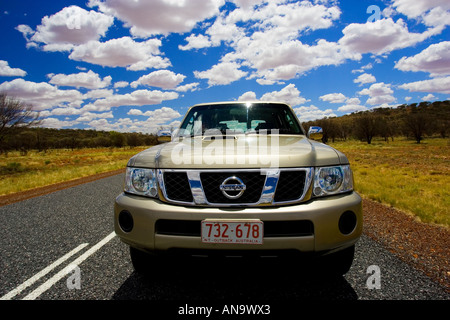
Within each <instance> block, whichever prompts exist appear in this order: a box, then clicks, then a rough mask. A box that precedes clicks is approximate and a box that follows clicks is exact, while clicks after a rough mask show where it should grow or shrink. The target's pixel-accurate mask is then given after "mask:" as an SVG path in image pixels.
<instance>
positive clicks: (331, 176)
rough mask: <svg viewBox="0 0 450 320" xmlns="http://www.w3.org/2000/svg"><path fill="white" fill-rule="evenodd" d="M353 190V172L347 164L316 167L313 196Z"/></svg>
mask: <svg viewBox="0 0 450 320" xmlns="http://www.w3.org/2000/svg"><path fill="white" fill-rule="evenodd" d="M352 190H353V174H352V170H351V169H350V166H349V165H345V166H334V167H319V168H316V173H315V176H314V190H313V193H314V195H315V196H326V195H331V194H337V193H342V192H348V191H352Z"/></svg>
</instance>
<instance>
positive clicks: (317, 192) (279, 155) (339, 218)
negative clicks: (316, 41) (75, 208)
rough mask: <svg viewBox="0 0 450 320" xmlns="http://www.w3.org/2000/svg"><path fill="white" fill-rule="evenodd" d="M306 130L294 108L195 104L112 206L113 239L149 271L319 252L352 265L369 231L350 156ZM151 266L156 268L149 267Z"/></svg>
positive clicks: (143, 157)
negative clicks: (205, 259) (173, 260)
mask: <svg viewBox="0 0 450 320" xmlns="http://www.w3.org/2000/svg"><path fill="white" fill-rule="evenodd" d="M321 132H322V129H321V128H319V127H311V128H310V129H309V131H308V134H305V131H304V129H303V128H302V126H301V124H300V122H299V121H298V118H297V116H296V115H295V113H294V112H293V110H292V109H291V107H290V106H288V105H287V104H284V103H276V102H223V103H210V104H199V105H195V106H193V107H191V108H190V109H189V111H188V112H187V114H186V116H185V117H184V119H183V121H182V123H181V125H180V128H178V129H177V130H175V131H174V132H173V133H172V135H171V136H170V135H169V136H168V135H167V132H165V133H163V134H161V139H163V140H164V141H165V143H161V144H158V145H157V146H154V147H151V148H149V149H147V150H145V151H143V152H141V153H139V154H137V155H135V156H133V157H132V158H131V159H130V160H129V162H128V165H127V168H126V177H125V184H124V185H125V186H124V192H123V193H122V194H120V195H119V196H118V197H117V198H116V201H115V207H114V212H115V216H114V223H115V231H116V234H117V235H118V236H119V237H120V239H121V240H122V241H123V242H124V243H126V244H128V245H129V246H130V254H131V260H132V262H133V266H134V267H135V269H136V270H137V271H139V272H145V271H146V269H147V268H149V267H150V266H151V260H152V259H159V258H161V257H162V256H163V254H169V255H171V256H173V255H183V254H187V255H202V256H210V255H213V256H217V255H221V256H222V255H223V256H233V255H239V256H244V255H257V256H274V255H275V256H284V255H289V256H291V254H293V255H299V256H301V255H302V254H305V253H307V255H303V256H308V257H309V256H321V257H322V259H325V260H326V261H327V264H328V263H332V264H331V266H332V267H330V265H329V264H328V268H331V269H333V270H330V271H334V272H336V273H338V274H344V273H346V272H347V271H348V270H349V268H350V267H351V264H352V261H353V257H354V248H355V243H356V242H357V240H358V239H359V237H360V235H361V232H362V221H363V219H362V207H361V198H360V196H359V195H358V194H357V193H356V192H355V191H353V175H352V171H351V169H350V165H349V161H348V159H347V157H346V156H345V155H344V154H343V153H341V152H339V151H337V150H335V149H333V148H331V147H329V146H327V145H325V144H322V143H319V142H316V141H314V140H318V139H320V138H321ZM149 263H150V264H149Z"/></svg>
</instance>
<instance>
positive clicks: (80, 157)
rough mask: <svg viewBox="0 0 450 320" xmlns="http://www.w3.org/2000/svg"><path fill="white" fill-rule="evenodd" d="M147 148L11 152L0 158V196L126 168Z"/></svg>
mask: <svg viewBox="0 0 450 320" xmlns="http://www.w3.org/2000/svg"><path fill="white" fill-rule="evenodd" d="M145 148H146V147H138V148H132V149H130V148H126V149H125V148H99V149H95V148H93V149H90V148H89V149H76V150H73V151H72V150H64V149H58V150H48V151H47V152H37V151H30V152H28V154H27V155H25V156H24V155H21V154H20V153H19V152H10V153H8V156H5V155H2V156H1V157H0V195H5V194H11V193H15V192H19V191H25V190H29V189H33V188H37V187H42V186H46V185H50V184H54V183H58V182H63V181H69V180H72V179H76V178H81V177H86V176H90V175H93V174H97V173H103V172H108V171H113V170H117V169H121V168H125V166H126V164H127V162H128V160H129V158H130V157H131V156H133V155H134V154H136V153H138V152H139V151H141V150H144V149H145Z"/></svg>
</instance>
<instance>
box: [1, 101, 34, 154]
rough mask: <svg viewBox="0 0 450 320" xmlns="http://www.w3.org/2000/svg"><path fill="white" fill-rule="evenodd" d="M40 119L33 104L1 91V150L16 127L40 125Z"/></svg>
mask: <svg viewBox="0 0 450 320" xmlns="http://www.w3.org/2000/svg"><path fill="white" fill-rule="evenodd" d="M38 119H39V113H38V112H34V111H33V106H32V105H31V104H26V103H25V102H23V101H21V100H18V99H15V98H12V97H8V95H7V94H6V93H0V152H1V151H3V148H4V146H3V145H4V141H5V138H6V137H7V136H8V135H10V134H11V133H12V132H13V131H14V130H15V129H18V128H24V127H30V126H35V125H38V124H39V123H40V121H39V120H38Z"/></svg>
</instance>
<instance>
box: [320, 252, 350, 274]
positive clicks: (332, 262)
mask: <svg viewBox="0 0 450 320" xmlns="http://www.w3.org/2000/svg"><path fill="white" fill-rule="evenodd" d="M354 257H355V245H353V246H351V247H348V248H345V249H343V250H340V251H338V252H335V253H332V254H329V255H327V256H324V257H323V261H321V262H322V263H324V265H323V267H325V268H326V270H327V273H331V274H333V275H337V276H343V275H344V274H346V273H347V272H348V271H349V270H350V268H351V266H352V264H353V259H354Z"/></svg>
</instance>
